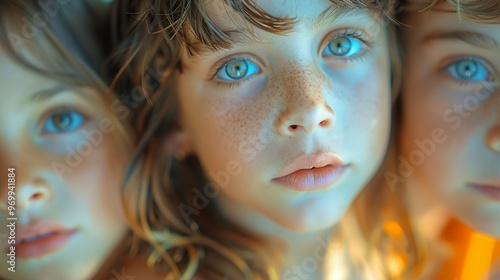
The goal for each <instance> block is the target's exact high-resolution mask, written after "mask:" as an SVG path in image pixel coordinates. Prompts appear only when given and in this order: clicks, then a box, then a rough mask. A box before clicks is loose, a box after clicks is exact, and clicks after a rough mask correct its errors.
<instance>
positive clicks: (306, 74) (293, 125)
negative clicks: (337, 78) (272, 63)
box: [276, 65, 335, 137]
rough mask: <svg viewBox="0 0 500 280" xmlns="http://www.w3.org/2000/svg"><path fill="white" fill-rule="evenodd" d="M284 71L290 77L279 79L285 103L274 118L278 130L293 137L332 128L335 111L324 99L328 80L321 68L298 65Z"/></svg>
mask: <svg viewBox="0 0 500 280" xmlns="http://www.w3.org/2000/svg"><path fill="white" fill-rule="evenodd" d="M286 70H287V71H286V72H287V75H289V76H288V77H286V76H285V77H284V78H283V79H281V80H282V82H283V83H284V85H282V86H280V88H281V89H284V91H285V92H283V93H282V94H283V95H284V96H285V104H286V106H285V109H284V110H283V111H282V112H281V113H280V114H279V116H278V118H277V120H276V128H277V130H278V133H279V134H281V135H283V136H287V137H293V136H294V135H298V134H302V133H312V132H313V131H315V130H317V129H328V128H330V127H332V125H333V122H334V116H335V113H334V111H333V109H332V108H331V107H330V106H329V105H328V104H327V101H326V100H325V96H326V94H327V90H326V89H325V86H327V85H328V81H326V80H325V79H326V78H325V77H324V76H323V74H322V73H321V71H320V70H319V69H315V67H313V66H300V65H293V66H288V67H286Z"/></svg>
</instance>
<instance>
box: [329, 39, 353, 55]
mask: <svg viewBox="0 0 500 280" xmlns="http://www.w3.org/2000/svg"><path fill="white" fill-rule="evenodd" d="M350 49H351V42H350V41H349V39H347V38H346V37H340V38H337V39H334V40H333V41H332V42H331V44H330V51H331V52H332V53H334V54H336V55H344V54H346V53H347V52H349V50H350Z"/></svg>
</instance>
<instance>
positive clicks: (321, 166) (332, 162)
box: [272, 153, 348, 191]
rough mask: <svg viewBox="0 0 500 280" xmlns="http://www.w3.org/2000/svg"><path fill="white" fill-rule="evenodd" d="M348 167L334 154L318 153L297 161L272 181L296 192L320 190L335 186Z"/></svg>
mask: <svg viewBox="0 0 500 280" xmlns="http://www.w3.org/2000/svg"><path fill="white" fill-rule="evenodd" d="M347 167H348V165H345V164H344V163H343V162H342V161H341V160H340V159H339V158H338V157H337V156H336V155H334V154H331V153H318V154H316V155H309V156H304V157H299V158H297V159H295V160H294V161H293V162H292V163H291V164H289V165H287V166H286V167H285V168H284V169H283V171H282V172H281V173H280V175H279V176H278V177H277V178H274V179H273V180H272V181H273V182H275V183H277V184H279V185H282V186H284V187H286V188H289V189H293V190H296V191H311V190H320V189H325V188H328V187H329V186H332V185H333V184H335V183H336V182H337V181H338V180H339V179H340V178H341V177H342V175H343V174H344V171H345V170H346V169H347Z"/></svg>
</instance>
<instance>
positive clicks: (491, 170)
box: [400, 4, 500, 237]
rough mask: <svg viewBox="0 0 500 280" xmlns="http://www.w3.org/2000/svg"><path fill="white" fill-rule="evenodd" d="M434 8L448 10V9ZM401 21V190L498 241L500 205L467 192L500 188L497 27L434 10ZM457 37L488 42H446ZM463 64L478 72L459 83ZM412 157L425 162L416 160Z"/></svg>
mask: <svg viewBox="0 0 500 280" xmlns="http://www.w3.org/2000/svg"><path fill="white" fill-rule="evenodd" d="M440 8H444V9H446V10H449V9H451V7H450V6H448V4H445V5H444V6H442V7H440ZM406 21H407V22H408V24H410V25H411V26H414V28H412V29H411V30H408V32H406V33H405V34H404V40H403V43H404V46H405V53H406V62H405V66H406V69H405V83H404V88H403V98H402V104H403V112H404V113H403V121H402V131H401V138H400V146H401V151H402V155H403V157H404V158H405V159H406V160H407V162H408V164H410V165H411V167H412V168H410V169H413V171H411V174H410V175H411V176H409V177H408V178H407V180H408V184H411V185H413V186H414V187H416V188H420V189H422V190H424V191H425V192H427V193H428V194H430V195H431V196H432V197H434V198H437V199H438V200H439V202H440V203H442V204H443V205H445V206H446V207H447V208H448V209H449V210H450V211H451V212H452V213H453V214H455V215H456V216H457V217H459V218H460V219H461V220H463V221H464V222H465V223H467V224H468V225H470V226H471V227H473V228H475V229H476V230H479V231H482V232H484V233H487V234H490V235H493V236H496V237H500V215H499V214H500V202H499V201H498V200H493V199H491V198H490V197H488V196H486V195H484V194H483V193H481V192H478V191H477V190H476V189H473V188H472V187H471V186H470V184H474V183H482V184H489V185H492V186H495V187H498V188H500V175H499V174H500V164H499V163H500V111H499V110H498V108H499V107H500V92H499V88H498V82H499V81H500V72H499V70H500V51H499V50H500V48H499V46H500V44H499V42H500V26H499V25H498V24H484V23H483V24H482V23H475V22H472V21H466V20H464V21H460V20H459V17H458V15H457V14H456V13H444V12H438V11H435V10H431V11H428V12H425V13H420V14H417V13H413V14H411V16H409V17H408V18H407V19H405V22H406ZM457 31H460V32H462V31H466V32H473V34H476V37H477V36H483V37H484V36H488V38H489V39H488V40H482V41H480V40H466V39H463V38H462V39H460V38H451V37H450V34H451V33H452V32H457ZM436 32H439V33H436ZM432 34H434V35H435V36H433V35H432ZM477 34H479V35H477ZM426 38H427V39H426ZM495 41H496V45H495V44H492V42H495ZM481 42H483V43H481ZM484 42H490V44H484ZM467 58H473V59H474V61H476V62H477V64H476V65H477V69H478V71H477V72H475V73H474V74H470V76H468V78H465V76H463V75H462V76H459V75H458V74H457V73H462V74H463V73H465V72H463V71H462V72H457V68H456V66H457V65H458V64H457V63H459V62H460V61H463V60H464V59H467ZM471 73H472V72H471ZM495 82H496V83H497V86H496V88H495V86H494V83H495ZM424 110H425V112H424ZM425 139H426V140H425ZM418 141H420V142H421V143H423V142H425V143H426V144H425V145H426V146H425V147H426V148H421V147H422V146H423V145H420V146H419V145H417V142H418ZM419 151H420V152H419ZM417 153H421V154H422V155H424V156H422V157H420V158H421V159H418V158H419V157H418V156H417V155H416V154H417ZM412 154H413V159H412Z"/></svg>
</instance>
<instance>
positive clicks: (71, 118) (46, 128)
mask: <svg viewBox="0 0 500 280" xmlns="http://www.w3.org/2000/svg"><path fill="white" fill-rule="evenodd" d="M84 121H85V117H84V116H83V115H82V114H80V113H78V112H76V111H73V110H60V111H57V112H55V113H52V114H51V115H50V116H49V117H48V118H47V119H46V120H45V122H44V123H43V127H42V132H43V133H64V132H71V131H74V130H76V129H77V128H79V127H80V126H81V125H82V124H83V122H84Z"/></svg>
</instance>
